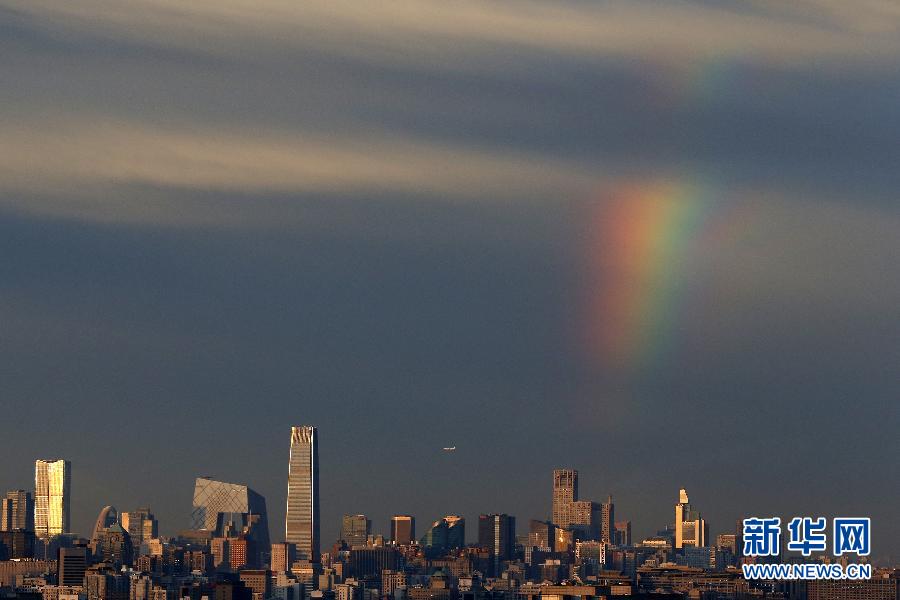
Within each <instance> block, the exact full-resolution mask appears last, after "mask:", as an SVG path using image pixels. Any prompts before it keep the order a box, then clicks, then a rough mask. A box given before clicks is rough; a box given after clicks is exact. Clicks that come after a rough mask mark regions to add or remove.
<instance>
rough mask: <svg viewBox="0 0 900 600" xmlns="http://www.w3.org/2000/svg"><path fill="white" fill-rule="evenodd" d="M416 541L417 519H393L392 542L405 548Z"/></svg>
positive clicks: (398, 516)
mask: <svg viewBox="0 0 900 600" xmlns="http://www.w3.org/2000/svg"><path fill="white" fill-rule="evenodd" d="M415 539H416V518H415V517H413V516H411V515H394V516H393V517H391V541H392V542H394V543H396V544H398V545H401V546H405V545H408V544H411V543H412V542H413V540H415Z"/></svg>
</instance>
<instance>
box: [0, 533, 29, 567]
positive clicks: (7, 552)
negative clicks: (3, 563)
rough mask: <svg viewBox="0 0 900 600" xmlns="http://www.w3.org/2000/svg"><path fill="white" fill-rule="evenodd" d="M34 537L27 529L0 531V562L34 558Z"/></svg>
mask: <svg viewBox="0 0 900 600" xmlns="http://www.w3.org/2000/svg"><path fill="white" fill-rule="evenodd" d="M34 546H35V536H34V532H33V531H28V530H27V529H13V530H12V531H0V560H15V559H21V558H34Z"/></svg>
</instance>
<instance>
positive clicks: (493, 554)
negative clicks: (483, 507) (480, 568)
mask: <svg viewBox="0 0 900 600" xmlns="http://www.w3.org/2000/svg"><path fill="white" fill-rule="evenodd" d="M478 545H479V546H481V547H483V548H487V550H488V552H489V553H490V562H491V572H490V573H489V576H490V577H499V576H500V563H501V562H502V561H504V560H511V559H512V558H513V557H514V556H515V552H516V518H515V517H511V516H509V515H507V514H490V515H480V516H479V517H478Z"/></svg>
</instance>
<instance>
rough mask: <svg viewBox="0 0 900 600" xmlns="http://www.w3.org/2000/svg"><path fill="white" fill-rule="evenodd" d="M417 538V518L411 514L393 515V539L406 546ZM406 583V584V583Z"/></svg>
mask: <svg viewBox="0 0 900 600" xmlns="http://www.w3.org/2000/svg"><path fill="white" fill-rule="evenodd" d="M415 539H416V518H415V517H413V516H410V515H394V516H393V517H391V541H392V542H394V543H395V544H398V545H401V546H406V545H409V544H411V543H412V542H413V540H415ZM404 585H405V584H404Z"/></svg>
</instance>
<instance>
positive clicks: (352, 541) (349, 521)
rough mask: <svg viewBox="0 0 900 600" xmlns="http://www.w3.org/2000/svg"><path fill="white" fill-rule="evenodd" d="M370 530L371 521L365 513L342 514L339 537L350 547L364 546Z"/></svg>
mask: <svg viewBox="0 0 900 600" xmlns="http://www.w3.org/2000/svg"><path fill="white" fill-rule="evenodd" d="M371 530H372V521H370V520H369V518H368V517H366V515H344V518H343V519H342V520H341V539H342V540H344V542H346V543H347V545H348V546H350V547H351V548H352V547H354V546H365V545H366V541H367V540H368V539H369V533H370V532H371Z"/></svg>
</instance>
